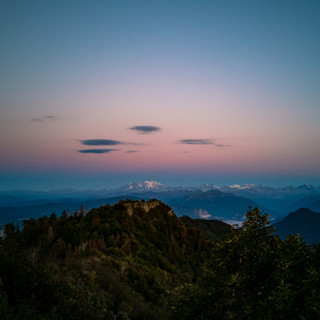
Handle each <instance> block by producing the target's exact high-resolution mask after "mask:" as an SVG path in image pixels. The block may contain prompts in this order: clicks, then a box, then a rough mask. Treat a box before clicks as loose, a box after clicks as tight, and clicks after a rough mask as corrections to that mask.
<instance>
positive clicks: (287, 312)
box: [0, 200, 320, 320]
mask: <svg viewBox="0 0 320 320" xmlns="http://www.w3.org/2000/svg"><path fill="white" fill-rule="evenodd" d="M246 218H247V220H246V221H244V222H243V224H242V226H241V227H239V228H231V227H230V226H229V225H227V224H225V223H223V222H221V221H212V220H200V219H196V220H193V219H191V218H189V217H182V218H178V217H177V216H176V215H175V214H174V212H173V211H172V209H171V208H170V207H169V206H167V205H166V204H164V203H162V202H161V201H159V200H150V201H133V200H127V201H119V202H118V203H116V204H114V205H105V206H101V207H99V208H95V209H92V210H91V211H89V212H88V213H85V212H84V211H76V212H74V213H73V214H67V213H66V212H64V213H63V214H62V215H61V217H58V216H56V215H55V214H52V215H50V217H46V216H44V217H41V218H39V219H37V220H35V219H30V220H26V221H24V227H23V229H19V228H17V227H16V226H15V225H14V224H8V225H6V226H5V228H4V235H3V237H2V238H1V237H0V318H1V319H5V320H13V319H14V320H16V319H23V318H26V319H37V320H47V319H66V320H69V319H72V320H73V319H74V320H76V319H77V320H78V319H85V320H89V319H90V320H95V319H99V320H100V319H107V320H108V319H110V320H130V319H131V320H138V319H139V320H140V319H146V320H147V319H148V320H158V319H163V320H167V319H168V320H170V319H172V320H191V319H201V320H205V319H219V320H230V319H318V318H319V317H320V308H319V298H320V296H319V290H318V288H319V286H320V272H319V270H320V264H319V259H318V257H319V254H320V246H319V245H315V246H309V245H307V244H305V243H303V242H302V241H301V239H300V238H299V237H296V236H291V237H288V238H287V239H286V240H281V239H280V237H279V236H275V235H273V231H272V230H273V229H272V227H270V226H269V222H268V216H267V215H266V214H263V213H261V212H260V210H259V209H258V208H255V209H249V210H248V211H247V214H246Z"/></svg>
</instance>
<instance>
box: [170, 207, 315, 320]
mask: <svg viewBox="0 0 320 320" xmlns="http://www.w3.org/2000/svg"><path fill="white" fill-rule="evenodd" d="M246 216H247V220H246V221H245V222H244V223H243V225H242V226H241V227H240V228H238V229H234V230H233V231H232V232H231V233H230V234H228V235H227V236H226V237H225V239H224V241H221V242H220V244H219V245H218V246H216V247H215V248H214V249H213V255H212V258H211V259H210V261H209V263H208V264H207V267H206V271H205V272H204V274H203V276H202V277H201V279H199V281H198V282H197V283H196V285H191V286H190V285H186V286H183V287H181V288H180V289H179V290H178V291H176V292H175V294H174V303H173V308H174V309H173V310H174V311H175V319H194V318H197V319H318V318H319V316H320V305H319V301H320V294H319V291H318V289H317V288H319V286H320V273H319V264H318V262H317V263H316V261H315V258H316V257H317V256H316V251H315V249H314V247H312V246H309V245H307V244H305V243H303V242H302V241H301V239H300V238H298V237H288V238H287V239H286V241H282V240H280V238H279V237H278V236H274V235H273V230H272V228H271V227H270V226H269V223H268V216H267V215H266V214H262V213H261V212H260V210H259V209H258V208H255V209H253V210H252V209H251V208H250V209H249V210H248V212H247V215H246Z"/></svg>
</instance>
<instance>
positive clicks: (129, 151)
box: [125, 150, 138, 153]
mask: <svg viewBox="0 0 320 320" xmlns="http://www.w3.org/2000/svg"><path fill="white" fill-rule="evenodd" d="M136 152H138V151H137V150H128V151H126V152H125V153H136Z"/></svg>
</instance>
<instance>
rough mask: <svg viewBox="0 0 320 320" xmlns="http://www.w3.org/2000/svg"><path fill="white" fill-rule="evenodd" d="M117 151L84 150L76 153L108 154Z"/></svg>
mask: <svg viewBox="0 0 320 320" xmlns="http://www.w3.org/2000/svg"><path fill="white" fill-rule="evenodd" d="M117 150H119V149H84V150H78V152H80V153H95V154H102V153H109V152H112V151H117Z"/></svg>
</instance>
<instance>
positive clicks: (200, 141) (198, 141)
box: [179, 139, 215, 144]
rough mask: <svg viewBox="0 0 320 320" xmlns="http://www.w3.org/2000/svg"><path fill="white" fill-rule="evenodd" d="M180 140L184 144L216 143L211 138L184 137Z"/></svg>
mask: <svg viewBox="0 0 320 320" xmlns="http://www.w3.org/2000/svg"><path fill="white" fill-rule="evenodd" d="M179 142H180V143H182V144H215V142H214V141H212V140H211V139H183V140H179Z"/></svg>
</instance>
